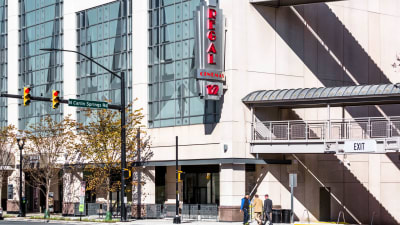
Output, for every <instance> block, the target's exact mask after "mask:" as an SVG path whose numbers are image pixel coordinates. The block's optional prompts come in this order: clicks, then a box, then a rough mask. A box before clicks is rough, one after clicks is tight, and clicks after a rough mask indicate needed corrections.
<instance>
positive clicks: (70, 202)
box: [62, 172, 83, 215]
mask: <svg viewBox="0 0 400 225" xmlns="http://www.w3.org/2000/svg"><path fill="white" fill-rule="evenodd" d="M82 175H83V174H82V172H80V173H76V174H75V173H71V172H66V173H64V175H63V189H64V193H63V194H64V196H63V209H62V214H63V215H73V214H74V203H79V195H80V188H81V180H82Z"/></svg>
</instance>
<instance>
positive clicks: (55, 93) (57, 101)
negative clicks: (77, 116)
mask: <svg viewBox="0 0 400 225" xmlns="http://www.w3.org/2000/svg"><path fill="white" fill-rule="evenodd" d="M59 95H60V92H59V91H56V90H53V98H52V99H53V109H57V108H58V106H59V105H60V97H59Z"/></svg>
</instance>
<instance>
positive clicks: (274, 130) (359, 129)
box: [251, 116, 400, 141]
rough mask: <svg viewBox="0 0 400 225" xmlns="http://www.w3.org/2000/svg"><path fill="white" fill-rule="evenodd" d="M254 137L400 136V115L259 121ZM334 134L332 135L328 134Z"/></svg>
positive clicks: (317, 138)
mask: <svg viewBox="0 0 400 225" xmlns="http://www.w3.org/2000/svg"><path fill="white" fill-rule="evenodd" d="M252 134H253V136H252V138H251V140H265V141H276V140H279V141H285V140H305V141H312V140H346V139H368V138H378V139H379V138H391V137H400V116H396V117H387V118H385V117H363V118H351V119H340V120H339V119H338V120H335V119H332V120H330V122H329V123H328V121H327V120H307V121H302V120H285V121H259V122H254V124H253V125H252ZM327 134H330V137H328V136H327Z"/></svg>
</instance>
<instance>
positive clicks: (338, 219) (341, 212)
mask: <svg viewBox="0 0 400 225" xmlns="http://www.w3.org/2000/svg"><path fill="white" fill-rule="evenodd" d="M340 214H341V215H342V216H343V223H346V219H345V218H344V212H343V211H340V212H339V215H338V218H337V222H336V224H339V222H340Z"/></svg>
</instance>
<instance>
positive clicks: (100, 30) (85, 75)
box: [76, 0, 132, 122]
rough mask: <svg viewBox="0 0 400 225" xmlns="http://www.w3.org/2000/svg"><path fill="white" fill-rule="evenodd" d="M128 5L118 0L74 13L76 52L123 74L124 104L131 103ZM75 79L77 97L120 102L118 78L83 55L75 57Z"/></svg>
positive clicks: (82, 120)
mask: <svg viewBox="0 0 400 225" xmlns="http://www.w3.org/2000/svg"><path fill="white" fill-rule="evenodd" d="M125 4H127V7H125ZM130 6H131V3H130V1H123V0H118V1H113V2H110V3H108V4H104V5H100V6H97V7H94V8H90V9H87V10H84V11H81V12H78V13H77V14H76V20H77V30H76V33H77V46H76V48H77V51H79V52H81V53H83V54H85V55H87V56H89V57H91V58H92V59H94V60H95V61H97V62H98V63H99V64H101V65H103V66H105V67H106V68H108V69H110V70H111V71H114V72H116V73H117V74H120V73H121V72H124V73H125V83H126V84H125V87H126V90H125V91H126V94H125V96H126V103H130V102H132V44H131V43H132V30H131V10H130V9H129V8H130ZM127 14H128V16H127ZM76 80H77V97H78V98H79V99H86V100H94V101H105V100H109V101H111V102H112V104H120V101H121V90H120V88H121V80H120V78H118V77H115V76H113V75H112V74H110V73H108V72H107V71H105V70H104V69H102V68H100V67H99V66H97V65H95V64H94V63H91V62H90V61H88V60H87V59H85V58H84V57H82V56H78V62H77V78H76ZM85 118H86V117H85V116H84V114H81V113H80V112H79V111H78V120H79V121H80V122H84V119H85Z"/></svg>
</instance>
